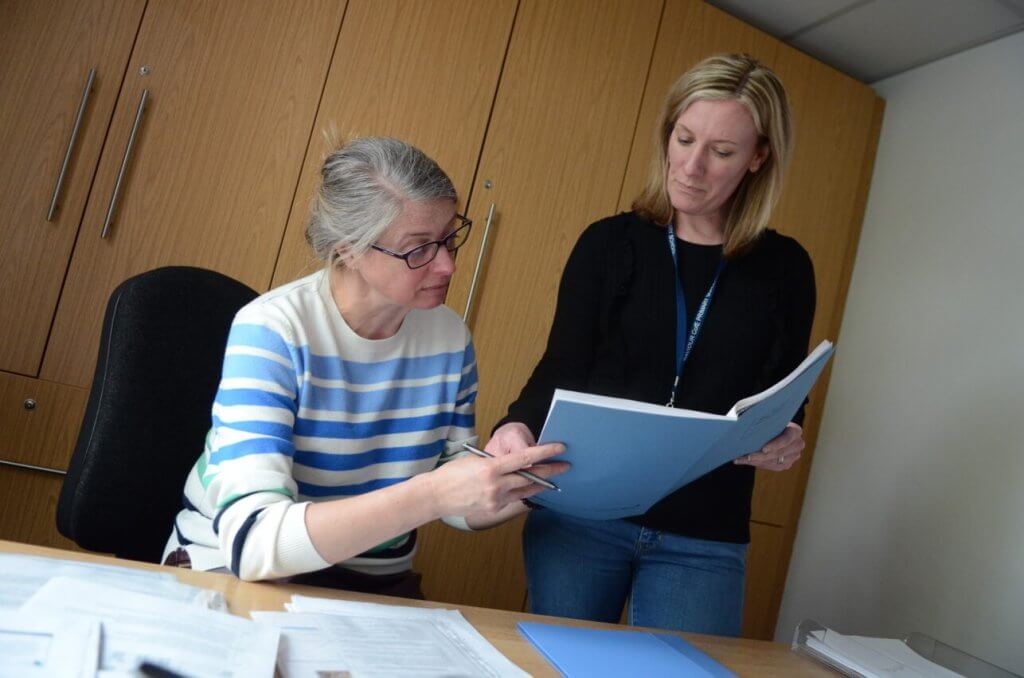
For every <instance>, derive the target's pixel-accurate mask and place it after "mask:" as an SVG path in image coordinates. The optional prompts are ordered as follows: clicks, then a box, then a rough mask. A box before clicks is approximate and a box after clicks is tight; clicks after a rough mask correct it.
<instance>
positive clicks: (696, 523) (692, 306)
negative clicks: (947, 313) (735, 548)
mask: <svg viewBox="0 0 1024 678" xmlns="http://www.w3.org/2000/svg"><path fill="white" fill-rule="evenodd" d="M676 244H677V246H678V249H679V252H680V266H679V276H680V278H681V280H682V282H683V290H684V294H685V296H686V308H687V311H688V313H689V314H690V315H691V318H690V320H691V322H692V315H693V313H694V312H695V310H696V309H697V307H698V306H699V304H700V302H701V300H702V299H703V298H704V295H705V293H706V292H707V290H708V287H709V286H710V284H711V280H712V278H713V277H714V272H715V269H716V267H717V265H718V262H719V260H720V259H721V256H722V247H721V246H720V245H696V244H693V243H688V242H685V241H682V240H678V239H677V240H676ZM673 275H675V273H674V271H673V265H672V255H671V253H670V251H669V248H668V242H667V237H666V233H665V227H664V226H659V225H657V224H654V223H653V222H650V221H648V220H645V219H643V218H641V217H639V216H637V215H636V214H634V213H632V212H628V213H623V214H619V215H616V216H614V217H609V218H607V219H602V220H601V221H598V222H596V223H594V224H591V225H590V226H589V227H588V228H587V229H586V231H584V233H583V235H581V236H580V239H579V241H578V242H577V243H576V246H575V247H574V249H573V251H572V253H571V254H570V256H569V260H568V262H567V263H566V266H565V271H564V273H563V274H562V282H561V286H560V288H559V293H558V305H557V308H556V310H555V318H554V321H553V323H552V327H551V334H550V335H549V337H548V344H547V349H546V350H545V352H544V355H543V357H542V358H541V360H540V362H539V363H538V364H537V367H536V368H535V369H534V371H533V375H532V376H531V377H530V379H529V380H528V381H527V383H526V385H525V386H524V387H523V390H522V392H521V393H520V395H519V398H518V399H517V400H516V401H515V402H513V403H512V404H511V405H510V406H509V410H508V415H507V416H506V417H505V418H504V419H502V420H501V421H500V422H499V423H498V426H500V425H502V424H504V423H507V422H509V421H517V422H522V423H524V424H526V426H527V427H528V428H529V429H530V430H531V431H532V432H533V433H534V435H538V434H539V433H540V429H541V428H542V427H543V424H544V418H545V417H546V415H547V411H548V408H549V406H550V403H551V397H552V395H553V393H554V390H555V389H556V388H563V389H570V390H574V391H584V392H587V393H596V394H600V395H608V396H614V397H619V398H631V399H633V400H640V401H644V402H650V403H658V404H662V405H663V404H665V403H666V402H667V401H668V397H669V391H670V390H671V387H672V381H673V379H674V377H675V369H676V362H675V360H676V358H675V352H676V337H675V333H676V302H675V283H674V281H673ZM814 304H815V287H814V269H813V267H812V265H811V260H810V257H809V256H808V254H807V252H806V251H805V250H804V249H803V247H801V246H800V245H799V243H797V242H796V241H795V240H794V239H792V238H789V237H787V236H783V235H780V234H779V233H777V232H775V231H773V230H767V231H765V232H764V233H762V234H761V236H760V237H759V238H758V239H757V240H756V241H755V242H754V243H753V244H752V245H751V246H750V247H749V248H748V249H747V250H746V251H745V252H743V253H742V254H740V255H738V256H735V257H732V258H731V259H730V260H729V261H728V263H727V264H726V267H725V269H724V271H723V273H722V276H721V278H720V280H719V283H718V289H717V290H716V292H715V296H714V298H713V300H712V302H711V305H710V307H709V310H708V313H707V317H706V319H705V322H704V325H703V327H702V329H701V332H700V335H699V337H698V339H697V341H696V343H695V344H694V346H693V350H692V353H691V354H690V357H689V359H688V360H687V363H686V366H685V369H684V370H683V377H682V380H681V381H680V384H679V389H678V392H677V394H676V400H675V404H676V406H677V407H683V408H687V409H693V410H701V411H704V412H711V413H715V414H725V413H727V412H728V411H729V410H730V409H731V408H732V406H733V405H734V404H735V403H736V401H737V400H740V399H741V398H745V397H747V396H750V395H753V394H755V393H758V392H759V391H762V390H764V389H765V388H767V387H769V386H771V385H772V384H774V383H775V382H776V381H778V380H779V379H781V378H782V377H784V376H786V374H788V373H789V372H790V371H792V370H793V368H795V367H796V366H797V365H798V364H799V363H800V362H801V361H802V360H803V359H804V357H806V355H807V344H808V340H809V338H810V332H811V323H812V321H813V319H814ZM802 418H803V409H802V408H801V411H800V412H799V413H798V414H797V416H796V417H795V418H794V420H795V421H797V422H798V423H799V422H800V421H801V420H802ZM753 488H754V469H753V468H752V467H750V466H740V465H735V464H731V463H730V464H725V465H723V466H721V467H719V468H717V469H715V470H714V471H712V472H711V473H709V474H707V475H706V476H703V477H702V478H699V479H697V480H695V481H694V482H692V483H690V484H689V485H686V486H685V487H682V488H680V489H679V490H677V491H676V492H673V493H672V494H670V495H669V496H667V497H665V498H664V499H662V500H661V501H660V502H658V503H657V504H655V505H654V506H653V507H651V509H650V510H649V511H648V512H647V513H645V514H643V515H641V516H636V517H633V518H630V520H632V521H633V522H636V523H639V524H641V525H644V526H646V527H649V528H652V529H658V530H665V531H669V532H673V533H676V534H681V535H684V536H689V537H694V538H698V539H709V540H715V541H725V542H734V543H746V542H748V541H750V526H749V522H750V500H751V495H752V492H753Z"/></svg>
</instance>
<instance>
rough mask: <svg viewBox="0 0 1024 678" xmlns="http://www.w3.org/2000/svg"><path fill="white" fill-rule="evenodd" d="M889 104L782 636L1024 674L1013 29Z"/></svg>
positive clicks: (1021, 253) (1023, 263) (1020, 275)
mask: <svg viewBox="0 0 1024 678" xmlns="http://www.w3.org/2000/svg"><path fill="white" fill-rule="evenodd" d="M875 88H876V89H877V91H878V92H879V94H880V95H881V96H882V97H884V98H885V99H886V101H887V106H886V112H885V119H884V123H883V127H882V136H881V139H880V142H879V149H878V157H877V160H876V164H875V176H874V179H873V182H872V186H871V193H870V197H869V201H868V206H867V212H866V215H865V219H864V227H863V232H862V235H861V241H860V248H859V250H858V253H857V259H856V264H855V268H854V271H853V278H852V281H851V286H850V293H849V297H848V300H847V305H846V314H845V316H844V319H843V326H842V332H841V334H840V336H839V338H838V342H837V353H836V357H835V365H834V369H833V373H832V381H831V386H830V388H829V393H828V400H827V403H826V407H825V411H824V416H823V419H822V427H821V433H820V436H819V440H818V445H817V451H816V453H815V459H814V465H813V467H812V470H811V475H810V483H809V485H808V489H807V497H806V501H805V503H804V508H803V514H802V517H801V521H800V526H799V531H798V534H797V539H796V544H795V548H794V551H793V560H792V564H791V567H790V571H789V578H788V583H787V586H786V592H785V596H784V599H783V603H782V609H781V614H780V617H779V625H778V631H777V635H776V638H777V639H778V640H780V641H788V640H789V639H790V638H791V637H792V632H793V628H794V627H795V626H796V624H797V623H798V622H799V621H800V620H801V619H805V618H812V619H816V620H817V621H819V622H821V623H823V624H825V625H827V626H830V627H832V628H835V629H836V630H838V631H840V632H844V633H857V634H866V635H881V636H899V635H902V634H905V633H907V632H910V631H921V632H924V633H927V634H929V635H932V636H934V637H935V638H937V639H939V640H942V641H945V642H947V643H950V644H952V645H954V646H957V647H960V648H961V649H964V650H966V651H968V652H971V653H973V654H975V655H977V656H980V657H982V658H984V659H987V660H988V661H991V662H993V663H996V664H998V665H1000V666H1003V667H1004V668H1007V669H1010V670H1012V671H1014V672H1017V673H1022V674H1024V33H1018V34H1015V35H1012V36H1009V37H1006V38H1003V39H1001V40H998V41H996V42H993V43H990V44H987V45H984V46H981V47H978V48H975V49H972V50H970V51H967V52H963V53H961V54H958V55H955V56H953V57H949V58H947V59H944V60H942V61H939V62H935V63H932V64H929V65H927V66H923V67H921V68H918V69H915V70H913V71H909V72H907V73H904V74H902V75H899V76H895V77H893V78H889V79H887V80H883V81H881V82H879V83H877V84H876V85H875Z"/></svg>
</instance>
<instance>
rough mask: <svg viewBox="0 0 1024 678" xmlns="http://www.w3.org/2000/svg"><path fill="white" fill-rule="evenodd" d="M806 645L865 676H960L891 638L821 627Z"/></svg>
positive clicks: (879, 677) (949, 677)
mask: <svg viewBox="0 0 1024 678" xmlns="http://www.w3.org/2000/svg"><path fill="white" fill-rule="evenodd" d="M807 647H809V648H811V649H813V650H815V651H816V652H819V653H821V654H823V655H825V656H826V657H828V658H829V659H830V660H832V661H834V662H837V663H838V664H840V665H841V666H845V667H846V668H847V669H849V670H851V671H854V672H856V673H858V674H860V675H862V676H865V677H866V678H876V677H877V678H888V677H889V676H892V677H894V678H897V677H898V678H963V676H961V675H960V674H959V673H955V672H953V671H950V670H949V669H947V668H944V667H942V666H939V665H938V664H935V663H934V662H930V661H928V660H927V659H925V658H924V657H922V656H921V655H919V654H917V653H916V652H914V651H913V650H911V649H910V648H909V647H908V646H907V644H906V643H904V642H902V641H900V640H894V639H891V638H867V637H864V636H844V635H843V634H841V633H836V632H835V631H832V630H831V629H824V630H821V631H812V632H811V634H810V636H808V638H807Z"/></svg>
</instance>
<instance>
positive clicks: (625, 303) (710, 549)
mask: <svg viewBox="0 0 1024 678" xmlns="http://www.w3.org/2000/svg"><path fill="white" fill-rule="evenodd" d="M789 145H790V123H789V110H788V106H787V102H786V95H785V91H784V89H783V87H782V84H781V83H780V82H779V80H778V78H777V77H776V76H775V74H774V73H772V71H770V70H769V69H768V68H766V67H765V66H764V65H762V64H760V63H758V62H757V61H756V60H754V59H752V58H750V57H748V56H745V55H727V56H717V57H712V58H709V59H707V60H705V61H702V62H701V63H699V64H697V65H696V66H695V67H694V68H693V69H692V70H690V71H689V72H687V73H686V74H684V75H683V76H682V77H681V78H680V79H679V81H678V82H676V83H675V85H673V87H672V88H671V90H670V91H669V94H668V99H667V102H666V104H665V107H664V109H663V112H662V115H661V119H660V121H659V123H658V127H657V134H656V152H655V156H654V159H653V166H652V170H651V173H650V178H649V180H648V183H647V185H646V187H645V189H644V191H643V192H642V194H641V195H640V196H639V197H638V198H637V199H636V201H635V202H634V204H633V211H632V212H628V213H625V214H620V215H617V216H614V217H609V218H607V219H604V220H601V221H598V222H597V223H595V224H592V225H591V226H590V227H589V228H587V230H586V231H585V232H584V233H583V235H582V236H581V237H580V239H579V242H578V243H577V244H576V247H575V249H574V250H573V252H572V254H571V256H570V257H569V261H568V263H567V264H566V268H565V272H564V274H563V277H562V283H561V288H560V291H559V297H558V306H557V311H556V313H555V319H554V323H553V325H552V328H551V336H550V338H549V341H548V346H547V350H546V352H545V353H544V355H543V357H542V359H541V361H540V363H539V364H538V365H537V367H536V369H535V370H534V373H533V375H532V377H531V378H530V380H529V381H528V383H527V384H526V386H525V387H524V388H523V391H522V393H521V395H520V396H519V399H518V400H516V402H514V403H512V405H511V406H510V407H509V414H508V416H507V417H506V418H505V419H504V420H503V421H502V422H500V423H499V427H498V428H497V429H496V430H495V432H494V435H493V437H492V438H491V440H490V442H489V444H488V446H487V449H488V450H489V451H491V452H492V453H495V454H500V453H503V452H507V451H511V450H522V449H527V448H528V446H529V445H532V444H533V443H534V440H535V437H534V436H535V434H536V433H538V432H539V430H540V428H541V426H542V425H543V421H544V417H545V415H546V413H547V410H548V406H549V403H550V401H551V396H552V392H553V390H554V389H555V388H567V389H573V390H578V391H588V392H592V393H600V394H603V395H611V396H618V397H625V398H632V399H636V400H642V401H647V402H651V403H658V404H666V403H668V404H669V405H673V404H674V405H676V406H679V407H685V408H689V409H695V410H702V411H706V412H716V413H722V414H724V413H726V412H727V411H728V410H729V408H730V407H731V406H732V405H733V403H735V402H736V401H737V400H739V399H740V398H743V397H746V396H749V395H752V394H754V393H757V392H759V391H761V390H763V389H764V388H766V387H768V386H770V385H771V384H773V383H774V382H776V381H777V380H779V379H780V378H781V377H783V376H785V375H786V374H787V373H788V372H789V371H790V370H792V369H793V368H794V367H795V366H796V365H797V364H799V363H800V361H801V360H802V359H803V358H804V356H805V355H806V351H807V342H808V339H809V335H810V329H811V321H812V319H813V315H814V302H815V289H814V272H813V269H812V266H811V261H810V258H809V257H808V255H807V252H806V251H804V249H803V248H802V247H801V246H800V245H799V244H798V243H797V242H796V241H795V240H793V239H792V238H788V237H786V236H783V235H780V234H779V233H776V232H775V231H773V230H769V229H768V228H767V224H768V219H769V216H770V215H771V212H772V208H773V207H774V205H775V203H776V201H777V200H778V198H779V194H780V192H781V189H782V178H783V174H784V171H785V166H786V160H787V157H788V152H789ZM802 417H803V413H802V411H801V413H800V414H798V416H797V417H796V419H797V422H794V423H791V424H789V426H788V427H787V428H786V430H785V431H783V432H782V433H781V435H779V436H778V437H777V438H776V439H775V440H773V441H771V442H769V443H768V444H767V445H766V446H765V447H764V450H763V451H762V452H759V453H756V454H752V455H749V456H748V457H746V458H744V459H742V460H739V461H738V462H737V463H735V464H727V465H725V466H722V467H720V468H718V469H716V470H714V471H713V472H711V473H709V474H708V475H706V476H704V477H702V478H700V479H698V480H696V481H694V482H693V483H691V484H689V485H687V486H685V487H683V488H681V489H679V490H678V491H676V492H674V493H673V494H671V495H669V496H668V497H666V498H664V499H663V500H662V501H660V502H659V503H657V504H655V505H654V506H653V507H652V508H651V509H650V510H649V511H648V512H647V513H645V514H644V515H639V516H635V517H633V518H630V519H628V520H614V521H604V522H599V521H588V520H580V519H577V518H573V517H568V516H565V515H560V514H557V513H555V512H553V511H550V510H535V511H533V512H532V513H531V515H530V516H529V518H528V519H527V524H526V529H525V532H524V537H523V540H524V552H525V558H526V568H527V580H528V584H529V593H530V603H531V610H532V611H533V612H539V613H542V614H557V615H565V616H572V617H579V618H584V619H593V620H600V621H617V620H618V619H619V616H620V614H621V612H622V609H623V605H624V602H625V601H626V599H627V598H628V599H629V601H630V604H629V621H630V623H631V624H637V625H640V626H655V627H661V628H670V629H680V630H687V631H695V632H702V633H715V634H727V635H738V633H739V631H740V624H741V617H742V607H743V581H744V572H745V562H746V550H747V544H748V542H749V540H750V529H749V520H750V500H751V493H752V490H753V486H754V469H755V468H762V469H766V470H768V471H785V470H787V469H789V468H790V467H791V466H792V465H793V464H794V463H795V462H796V460H797V459H799V458H800V451H801V449H802V448H803V445H804V443H803V437H802V433H801V428H800V426H799V421H800V420H802Z"/></svg>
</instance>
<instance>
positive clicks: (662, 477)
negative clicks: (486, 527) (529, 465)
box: [531, 341, 833, 520]
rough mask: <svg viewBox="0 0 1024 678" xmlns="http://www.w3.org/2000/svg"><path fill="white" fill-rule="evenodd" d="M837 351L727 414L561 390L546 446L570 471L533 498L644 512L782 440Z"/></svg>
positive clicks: (827, 351)
mask: <svg viewBox="0 0 1024 678" xmlns="http://www.w3.org/2000/svg"><path fill="white" fill-rule="evenodd" d="M832 351H833V348H832V344H831V343H830V342H827V341H825V342H822V343H821V344H820V345H819V346H818V347H817V348H815V349H814V351H812V352H811V354H810V355H809V356H808V357H807V359H806V360H804V362H802V363H801V364H800V365H799V366H798V367H797V368H796V369H795V370H793V372H791V373H790V374H789V375H788V376H787V377H786V378H785V379H783V380H782V381H780V382H779V383H777V384H775V385H774V386H772V387H771V388H770V389H768V390H766V391H763V392H762V393H759V394H757V395H754V396H751V397H749V398H745V399H744V400H741V401H740V402H738V403H736V405H735V406H734V407H733V409H732V411H731V412H730V413H729V414H727V415H714V414H707V413H704V412H694V411H692V410H683V409H677V408H670V407H665V406H662V405H652V404H650V403H640V402H637V401H634V400H625V399H622V398H606V397H603V396H594V395H588V394H585V393H575V392H572V391H562V390H558V391H556V392H555V397H554V398H553V400H552V403H551V409H550V410H549V411H548V418H547V421H546V422H545V424H544V430H543V431H541V434H540V442H542V443H546V442H562V443H565V446H566V451H565V453H564V454H563V455H561V456H559V457H556V459H559V460H565V461H568V462H570V464H571V465H572V466H571V467H570V469H569V470H568V471H566V472H565V473H563V474H561V475H559V476H558V477H557V478H555V479H554V480H555V482H557V484H558V486H559V487H560V488H561V490H562V491H561V492H554V491H552V490H547V491H544V492H542V493H540V494H538V495H535V496H534V497H532V498H531V501H533V502H535V503H537V504H539V505H541V506H544V507H546V508H550V509H553V510H556V511H560V512H562V513H567V514H570V515H574V516H578V517H581V518H589V519H593V520H611V519H614V518H624V517H626V516H635V515H639V514H642V513H645V512H646V511H647V509H649V508H650V507H651V506H652V505H653V504H654V503H656V502H657V501H659V500H660V499H662V498H663V497H665V496H666V495H668V494H670V493H672V492H674V491H675V490H677V489H679V488H680V487H682V486H683V485H686V484H687V483H690V482H693V481H694V480H696V479H697V478H699V477H701V476H702V475H704V474H706V473H708V472H710V471H713V470H714V469H716V468H718V467H719V466H721V465H722V464H726V463H728V462H731V461H732V460H733V459H736V458H737V457H741V456H743V455H745V454H749V453H751V452H756V451H758V450H760V449H761V446H763V445H764V444H765V443H766V442H768V441H769V440H771V439H772V438H774V437H775V436H777V435H779V433H781V432H782V430H783V429H784V428H785V427H786V424H787V423H789V422H790V421H791V420H792V418H793V415H795V414H796V412H797V410H799V409H800V405H801V404H802V403H803V401H804V398H806V397H807V393H808V392H809V391H810V390H811V387H812V386H814V382H815V381H816V380H817V378H818V375H819V374H821V371H822V369H824V367H825V364H826V363H827V362H828V359H829V357H830V356H831V355H832Z"/></svg>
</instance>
